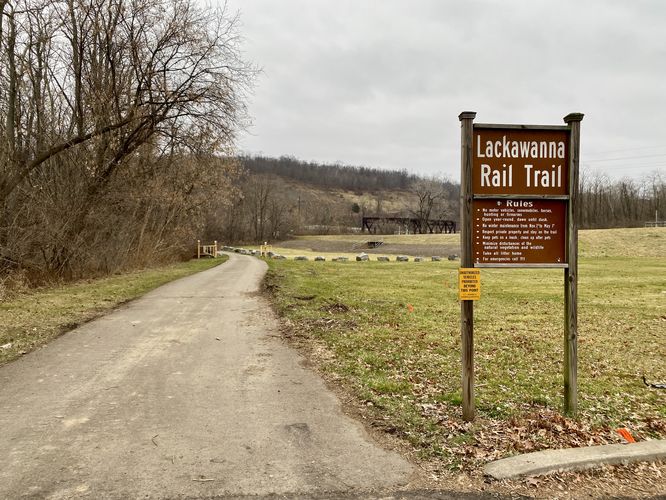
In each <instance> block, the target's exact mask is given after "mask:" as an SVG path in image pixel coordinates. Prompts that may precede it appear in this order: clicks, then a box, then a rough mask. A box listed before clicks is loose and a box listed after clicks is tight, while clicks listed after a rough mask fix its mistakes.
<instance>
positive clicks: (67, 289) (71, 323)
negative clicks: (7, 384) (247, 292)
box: [0, 257, 228, 365]
mask: <svg viewBox="0 0 666 500" xmlns="http://www.w3.org/2000/svg"><path fill="white" fill-rule="evenodd" d="M227 259H228V257H222V258H217V259H201V260H191V261H189V262H182V263H178V264H173V265H169V266H163V267H157V268H153V269H146V270H142V271H137V272H133V273H127V274H120V275H116V276H111V277H108V278H101V279H95V280H90V281H80V282H77V283H70V284H67V285H62V286H56V287H45V288H39V289H36V290H31V291H28V292H24V293H21V294H20V295H18V296H16V297H13V298H11V299H10V300H6V301H2V302H0V365H2V364H5V363H7V362H9V361H12V360H14V359H16V358H18V357H20V356H21V355H23V354H26V353H27V352H29V351H32V350H34V349H36V348H38V347H40V346H42V345H44V344H46V343H48V342H49V341H50V340H52V339H54V338H55V337H58V336H59V335H62V334H63V333H65V332H67V331H69V330H71V329H73V328H76V327H77V326H78V325H80V324H82V323H85V322H87V321H90V320H92V319H94V318H97V317H99V316H101V315H103V314H104V313H106V312H108V311H110V310H111V309H113V308H115V307H117V306H118V305H120V304H123V303H125V302H128V301H130V300H132V299H135V298H137V297H140V296H141V295H143V294H145V293H147V292H149V291H150V290H153V289H154V288H157V287H159V286H161V285H164V284H165V283H168V282H169V281H173V280H176V279H178V278H182V277H184V276H188V275H190V274H194V273H197V272H199V271H204V270H206V269H210V268H211V267H214V266H217V265H218V264H221V263H222V262H224V261H225V260H227Z"/></svg>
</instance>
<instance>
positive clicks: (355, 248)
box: [279, 236, 460, 257]
mask: <svg viewBox="0 0 666 500" xmlns="http://www.w3.org/2000/svg"><path fill="white" fill-rule="evenodd" d="M368 241H375V240H373V239H372V237H371V236H369V237H368ZM279 246H280V247H281V248H290V249H295V250H296V249H297V250H308V251H310V252H314V253H317V252H322V253H335V252H339V253H355V252H365V253H367V254H375V255H384V254H389V255H397V254H401V255H413V256H432V255H439V256H442V257H446V256H447V255H452V254H456V255H459V254H460V245H458V244H448V245H447V244H442V245H433V244H406V243H384V244H383V245H380V246H378V247H376V248H368V247H367V245H363V244H362V243H359V242H353V241H344V240H289V241H284V242H282V243H280V245H279Z"/></svg>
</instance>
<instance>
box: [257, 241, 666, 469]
mask: <svg viewBox="0 0 666 500" xmlns="http://www.w3.org/2000/svg"><path fill="white" fill-rule="evenodd" d="M439 237H440V238H450V235H442V236H439ZM397 238H404V237H397ZM415 238H419V237H418V236H416V237H415ZM429 238H430V239H429V240H428V243H429V244H431V243H432V237H429ZM580 242H581V243H580V246H581V252H580V256H581V259H580V268H579V276H580V277H579V290H580V291H579V312H578V314H579V336H580V338H579V346H578V347H579V368H578V369H579V407H580V412H579V415H578V417H577V418H565V417H562V416H561V415H560V413H559V412H560V409H561V406H562V370H563V367H562V365H563V315H564V311H563V273H562V271H561V270H526V269H514V270H505V269H501V270H500V269H484V270H482V275H481V276H482V278H481V279H482V299H481V300H480V301H478V302H477V303H476V305H475V356H476V358H475V359H476V396H477V410H478V416H479V418H477V420H476V422H475V423H474V424H465V423H463V422H462V418H461V414H462V412H461V406H460V403H461V391H460V385H461V382H460V306H459V302H458V301H457V266H458V263H455V262H453V263H452V262H447V261H444V262H423V263H418V264H416V263H395V262H391V263H379V262H362V263H357V262H348V263H329V262H325V263H318V262H294V261H271V262H270V271H269V275H268V278H267V287H268V289H269V290H270V291H271V292H272V294H273V297H274V302H275V305H276V307H277V309H278V311H279V313H280V314H281V315H283V316H284V318H285V320H286V321H287V323H288V325H289V326H290V330H291V332H292V333H291V335H292V336H293V337H294V338H295V339H297V340H298V341H299V343H300V344H301V345H302V346H304V347H305V348H306V349H308V350H309V351H310V352H311V354H312V356H313V357H314V359H315V361H316V362H317V363H318V364H319V366H320V367H321V369H322V370H323V371H324V372H325V373H328V374H329V376H331V377H333V378H335V379H337V380H340V381H341V382H342V384H343V385H344V386H345V387H346V388H347V390H348V391H350V392H351V393H352V394H353V395H354V397H355V398H356V400H357V401H358V402H359V404H360V406H362V407H363V408H364V411H367V412H369V415H370V416H371V417H372V418H373V419H374V422H375V424H374V425H376V426H379V427H381V428H383V429H385V430H386V431H387V432H391V433H393V434H397V435H399V436H400V437H402V438H403V439H406V440H407V441H409V442H410V443H411V445H413V446H414V447H415V448H416V449H418V450H419V451H420V452H421V453H422V455H423V456H424V457H426V458H434V457H437V458H439V459H442V460H443V461H444V462H445V463H446V464H447V465H448V466H449V467H452V468H455V467H465V466H466V465H470V464H473V463H477V462H478V461H486V460H489V459H493V458H497V457H500V456H506V455H510V454H513V453H516V452H524V451H533V450H537V449H543V448H551V447H568V446H583V445H587V444H603V443H613V442H621V438H620V437H619V435H618V434H617V433H616V432H615V429H616V428H618V427H627V428H628V429H629V430H630V432H632V433H633V434H634V436H635V437H636V438H637V439H647V438H657V437H661V438H666V391H663V390H661V391H660V390H658V389H651V388H648V387H647V386H645V385H644V383H643V381H642V378H641V377H642V376H643V375H645V376H646V377H647V378H648V379H649V380H657V381H666V362H665V360H666V258H665V257H666V253H665V252H666V231H665V230H662V229H659V228H657V229H632V230H604V231H581V233H580ZM410 243H411V244H414V241H410Z"/></svg>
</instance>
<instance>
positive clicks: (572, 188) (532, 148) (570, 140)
mask: <svg viewBox="0 0 666 500" xmlns="http://www.w3.org/2000/svg"><path fill="white" fill-rule="evenodd" d="M475 117H476V113H475V112H473V111H465V112H463V113H461V114H460V116H459V117H458V118H459V119H460V123H461V137H460V138H461V141H460V142H461V144H460V145H461V148H460V150H461V156H460V199H461V203H460V226H461V230H460V249H461V256H460V266H461V269H460V276H461V278H460V283H461V284H460V286H459V287H460V290H461V294H460V333H461V358H462V359H461V361H462V402H463V404H462V410H463V419H464V420H466V421H471V420H473V419H474V414H475V405H474V299H476V300H478V299H479V298H480V296H478V295H474V296H471V294H470V295H466V294H463V293H462V292H463V291H465V290H466V289H467V288H469V289H471V288H473V285H474V284H475V282H474V281H472V278H471V276H473V274H472V273H471V272H470V271H473V270H474V269H472V268H478V267H561V268H563V269H564V316H565V320H564V338H565V352H564V366H563V368H564V410H565V412H567V413H571V414H575V413H576V410H577V407H578V392H577V376H578V375H577V359H578V347H577V337H578V305H577V304H578V299H577V297H578V225H577V222H576V218H575V214H576V213H577V206H578V162H579V155H580V122H581V120H582V119H583V115H582V113H570V114H568V115H567V116H565V117H564V123H566V125H546V126H538V125H500V124H477V123H474V118H475ZM479 279H480V276H479ZM479 289H480V283H479Z"/></svg>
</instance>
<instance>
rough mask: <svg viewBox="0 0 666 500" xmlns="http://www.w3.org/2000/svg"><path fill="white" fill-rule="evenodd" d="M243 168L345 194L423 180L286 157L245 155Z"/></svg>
mask: <svg viewBox="0 0 666 500" xmlns="http://www.w3.org/2000/svg"><path fill="white" fill-rule="evenodd" d="M240 160H241V163H242V164H243V166H244V167H245V168H246V169H247V170H248V171H249V172H251V173H253V174H271V175H277V176H279V177H282V178H283V179H290V180H293V181H296V182H298V183H303V184H308V185H310V186H316V187H319V188H323V189H342V190H345V191H356V192H363V191H372V192H376V191H383V190H399V191H404V190H408V189H410V188H411V187H412V186H413V184H414V183H416V182H417V181H419V180H421V179H422V177H420V176H418V175H415V174H410V173H408V172H407V170H405V169H403V170H385V169H375V168H369V167H359V166H350V165H339V164H323V163H315V162H307V161H303V160H299V159H297V158H293V157H288V156H282V157H280V158H270V157H265V156H244V157H241V158H240Z"/></svg>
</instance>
